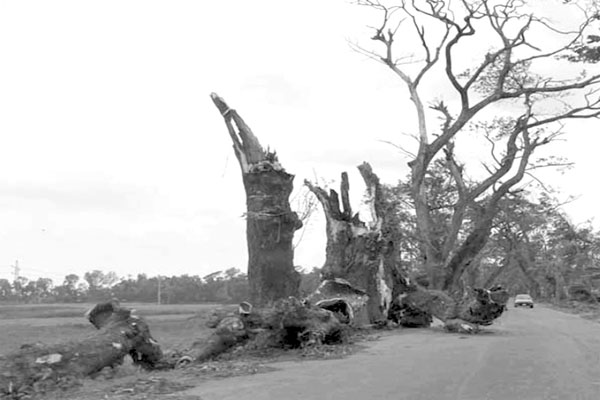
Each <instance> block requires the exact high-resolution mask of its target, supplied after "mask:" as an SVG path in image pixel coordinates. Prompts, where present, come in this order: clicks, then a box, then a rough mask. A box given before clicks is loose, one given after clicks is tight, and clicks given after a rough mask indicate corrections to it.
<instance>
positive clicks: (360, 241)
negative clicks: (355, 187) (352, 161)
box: [305, 162, 404, 322]
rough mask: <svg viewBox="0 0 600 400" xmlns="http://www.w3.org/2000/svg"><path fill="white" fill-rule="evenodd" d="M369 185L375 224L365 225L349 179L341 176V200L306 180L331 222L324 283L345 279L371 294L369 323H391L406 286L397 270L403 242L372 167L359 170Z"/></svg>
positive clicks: (366, 165) (364, 164) (362, 166)
mask: <svg viewBox="0 0 600 400" xmlns="http://www.w3.org/2000/svg"><path fill="white" fill-rule="evenodd" d="M358 170H359V172H360V174H361V175H362V178H363V180H364V182H365V184H366V185H367V197H368V199H367V202H368V206H369V208H370V210H371V214H372V215H371V217H372V221H371V222H369V223H368V224H367V223H365V222H363V221H362V220H361V219H360V217H359V215H358V213H356V214H354V213H353V212H352V207H351V205H350V199H349V194H348V191H349V189H350V185H349V182H348V174H346V173H345V172H344V173H342V182H341V209H340V196H339V195H338V193H337V192H336V191H335V190H333V189H332V190H330V191H329V193H327V191H325V190H324V189H322V188H320V187H318V186H316V185H314V184H312V183H311V182H309V181H305V184H306V185H307V186H308V188H309V189H310V190H311V191H312V192H313V193H314V194H315V196H316V197H317V198H318V199H319V202H320V203H321V205H322V207H323V211H324V212H325V218H326V221H327V227H326V229H327V247H326V255H325V265H324V266H323V269H322V278H323V279H334V278H342V279H345V280H347V281H348V282H349V283H350V284H351V285H352V286H354V287H356V288H358V289H360V290H362V291H364V292H366V294H367V295H368V302H367V312H368V318H369V320H370V322H378V321H382V320H386V319H387V315H388V311H389V308H390V306H391V303H392V299H393V298H394V297H395V296H397V295H399V294H400V293H401V292H402V288H403V285H404V282H403V278H402V275H401V273H400V270H399V268H398V266H399V265H400V263H399V249H400V246H399V245H398V241H399V240H400V238H399V237H398V235H396V234H395V233H394V232H396V231H395V229H393V227H392V226H389V225H390V224H389V223H388V221H387V220H386V215H385V214H386V213H385V207H386V205H385V200H384V199H383V196H382V193H381V185H380V183H379V178H378V177H377V175H376V174H375V173H374V172H373V170H372V169H371V166H370V165H369V164H368V163H366V162H365V163H363V164H361V165H360V166H359V167H358Z"/></svg>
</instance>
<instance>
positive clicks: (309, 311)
mask: <svg viewBox="0 0 600 400" xmlns="http://www.w3.org/2000/svg"><path fill="white" fill-rule="evenodd" d="M242 304H244V303H242ZM209 327H212V328H216V329H215V331H214V333H213V334H212V335H211V336H209V338H208V339H207V340H204V341H201V342H197V343H194V345H193V348H192V349H191V351H190V352H189V356H187V357H189V358H190V360H191V361H193V362H196V363H200V362H205V361H207V360H209V359H211V358H214V357H216V356H218V355H219V354H222V353H223V352H225V351H227V350H228V349H230V348H232V347H233V346H235V345H240V344H244V345H245V346H247V347H248V348H251V349H259V348H261V349H262V348H268V347H278V348H298V347H302V346H306V345H311V344H319V343H338V342H340V341H342V340H343V339H344V333H345V331H344V327H343V324H342V323H341V322H340V321H339V320H338V319H337V318H336V316H335V314H334V313H333V312H331V311H328V310H325V309H323V308H319V307H313V306H311V305H308V304H304V303H302V302H301V301H299V300H298V299H296V298H295V297H289V298H287V299H281V300H278V301H276V302H275V303H274V304H273V307H269V308H259V309H251V310H250V311H243V310H242V308H240V310H238V312H237V313H223V314H221V315H217V316H216V317H215V318H213V319H211V321H209Z"/></svg>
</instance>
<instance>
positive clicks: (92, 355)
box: [0, 302, 162, 398]
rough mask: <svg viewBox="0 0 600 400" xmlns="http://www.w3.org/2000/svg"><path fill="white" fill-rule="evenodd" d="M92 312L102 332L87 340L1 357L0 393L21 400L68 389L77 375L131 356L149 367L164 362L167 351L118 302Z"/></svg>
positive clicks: (34, 347) (31, 348)
mask: <svg viewBox="0 0 600 400" xmlns="http://www.w3.org/2000/svg"><path fill="white" fill-rule="evenodd" d="M87 316H88V319H89V320H90V322H91V323H92V324H93V325H94V326H96V328H98V331H97V332H95V333H94V334H92V335H90V336H88V337H86V338H84V339H83V340H80V341H76V342H69V343H63V344H57V345H50V346H49V345H44V344H41V343H36V344H32V345H23V346H21V348H20V349H19V350H17V351H15V352H13V353H10V354H7V355H6V356H2V357H0V397H2V395H4V396H6V397H8V398H21V397H23V396H25V395H27V394H31V393H39V392H43V391H45V390H48V389H52V388H55V387H66V386H69V385H71V384H72V383H73V381H75V380H77V379H78V378H82V377H85V376H89V375H92V374H94V373H96V372H99V371H100V370H102V369H103V368H105V367H113V366H115V365H118V364H121V363H122V362H123V358H124V357H125V356H127V355H130V356H131V357H132V358H133V361H134V363H136V364H138V365H141V366H142V367H144V368H148V369H150V368H152V367H153V366H154V365H155V364H157V363H158V362H159V361H160V359H161V357H162V352H161V349H160V347H159V346H158V343H157V342H156V341H155V340H154V339H153V338H152V336H151V335H150V329H149V328H148V325H147V324H146V322H145V321H144V320H143V319H141V318H140V317H138V316H136V315H133V314H132V313H131V310H128V309H124V308H120V307H119V306H118V303H116V302H110V303H102V304H98V305H96V307H94V308H93V309H92V310H90V311H89V312H88V314H87Z"/></svg>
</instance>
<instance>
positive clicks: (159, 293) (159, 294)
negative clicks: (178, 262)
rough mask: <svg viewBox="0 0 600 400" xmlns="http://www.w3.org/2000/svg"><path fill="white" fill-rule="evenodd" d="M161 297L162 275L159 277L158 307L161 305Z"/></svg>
mask: <svg viewBox="0 0 600 400" xmlns="http://www.w3.org/2000/svg"><path fill="white" fill-rule="evenodd" d="M160 296H161V281H160V275H158V298H157V304H158V305H160Z"/></svg>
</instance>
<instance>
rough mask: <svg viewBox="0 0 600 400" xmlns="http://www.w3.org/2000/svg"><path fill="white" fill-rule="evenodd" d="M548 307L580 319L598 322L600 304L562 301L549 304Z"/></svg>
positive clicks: (599, 320) (599, 319)
mask: <svg viewBox="0 0 600 400" xmlns="http://www.w3.org/2000/svg"><path fill="white" fill-rule="evenodd" d="M549 306H550V307H552V308H555V309H557V310H560V311H565V312H568V313H572V314H577V315H579V316H580V317H581V318H585V319H589V320H592V321H596V322H600V304H593V303H581V302H577V301H562V302H560V303H552V304H549Z"/></svg>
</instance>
